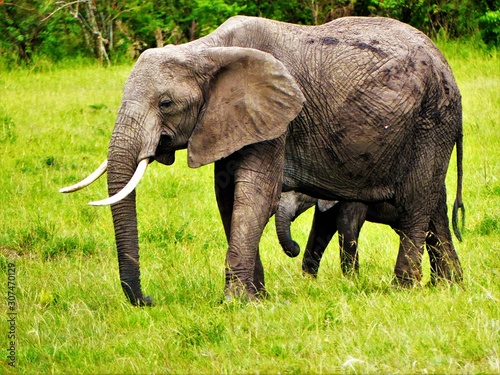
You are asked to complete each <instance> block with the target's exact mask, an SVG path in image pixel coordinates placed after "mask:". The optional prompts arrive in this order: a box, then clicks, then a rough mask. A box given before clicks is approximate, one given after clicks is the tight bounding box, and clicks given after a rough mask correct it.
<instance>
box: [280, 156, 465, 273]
mask: <svg viewBox="0 0 500 375" xmlns="http://www.w3.org/2000/svg"><path fill="white" fill-rule="evenodd" d="M460 147H461V146H460ZM313 206H314V207H315V209H314V217H313V222H312V226H311V230H310V232H309V238H308V240H307V245H306V249H305V251H304V257H303V260H302V270H303V271H304V272H305V273H306V274H309V275H312V276H314V277H316V276H317V275H318V270H319V266H320V262H321V258H322V257H323V253H324V252H325V249H326V247H327V246H328V244H329V243H330V240H331V239H332V237H333V235H334V234H335V233H336V232H337V231H338V234H339V235H338V240H339V250H340V266H341V269H342V273H343V274H344V275H352V274H355V273H357V272H358V270H359V256H358V237H359V233H360V231H361V227H362V226H363V224H364V222H365V220H368V221H371V222H374V223H380V224H386V225H389V226H391V228H393V229H394V230H396V231H397V226H398V217H399V215H398V212H397V210H396V208H395V207H394V206H393V205H391V204H389V203H387V202H377V203H371V204H364V203H361V202H337V201H333V202H331V201H321V200H318V199H315V198H312V197H309V196H307V195H305V194H301V193H297V192H295V191H290V192H286V193H283V194H282V195H281V199H280V203H279V206H278V209H277V211H276V216H275V218H276V233H277V235H278V240H279V242H280V245H281V247H282V248H283V251H284V252H285V253H286V254H287V255H288V256H290V257H296V256H297V255H299V253H300V246H299V244H297V242H295V241H294V240H293V238H292V235H291V223H292V222H293V221H294V220H295V219H296V218H297V217H298V216H299V215H301V214H302V213H303V212H305V211H306V210H307V209H309V208H310V207H313ZM433 225H434V224H433V223H432V222H431V223H430V225H429V227H430V231H429V232H428V234H427V237H426V240H425V242H426V248H427V252H428V253H429V258H430V266H431V283H435V282H436V281H437V279H438V275H440V274H441V272H440V271H439V268H440V267H441V265H442V263H443V260H442V259H440V254H443V253H446V252H445V251H442V250H440V249H439V247H442V246H449V244H446V243H440V242H439V241H438V240H437V238H436V237H435V236H434V234H433ZM453 229H454V231H455V235H456V236H457V238H458V239H459V240H461V234H460V230H459V228H458V212H457V210H453Z"/></svg>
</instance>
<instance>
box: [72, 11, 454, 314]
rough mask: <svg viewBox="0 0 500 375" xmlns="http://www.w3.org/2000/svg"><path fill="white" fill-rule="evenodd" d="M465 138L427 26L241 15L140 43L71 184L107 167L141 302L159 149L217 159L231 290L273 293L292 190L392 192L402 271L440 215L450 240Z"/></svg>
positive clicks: (413, 261) (447, 269) (402, 275)
mask: <svg viewBox="0 0 500 375" xmlns="http://www.w3.org/2000/svg"><path fill="white" fill-rule="evenodd" d="M461 139H462V108H461V98H460V93H459V90H458V88H457V85H456V83H455V79H454V77H453V74H452V72H451V70H450V67H449V66H448V64H447V62H446V61H445V59H444V57H443V55H442V54H441V53H440V51H439V50H438V49H437V48H436V46H435V45H434V44H433V43H432V41H431V40H430V39H429V38H427V37H426V36H425V35H424V34H422V33H421V32H419V31H418V30H416V29H414V28H412V27H410V26H408V25H406V24H403V23H401V22H398V21H395V20H392V19H388V18H363V17H347V18H340V19H337V20H334V21H332V22H330V23H327V24H324V25H321V26H302V25H294V24H288V23H282V22H277V21H271V20H267V19H263V18H254V17H242V16H238V17H233V18H230V19H229V20H227V21H226V22H225V23H223V24H222V25H221V26H220V27H219V28H218V29H217V30H215V31H214V32H213V33H211V34H209V35H207V36H205V37H203V38H200V39H198V40H195V41H193V42H189V43H186V44H181V45H175V46H174V45H171V46H167V47H164V48H153V49H149V50H147V51H145V52H144V53H143V54H142V55H141V56H140V58H139V59H138V61H137V63H136V64H135V66H134V68H133V69H132V72H131V74H130V76H129V78H128V80H127V82H126V84H125V88H124V92H123V100H122V103H121V106H120V108H119V110H118V116H117V119H116V123H115V128H114V130H113V133H112V135H111V141H110V144H109V151H108V157H107V160H106V162H105V164H103V165H102V166H101V167H100V168H99V169H98V170H97V171H96V172H95V173H94V174H92V175H91V176H89V178H88V179H85V180H84V181H83V182H82V183H78V184H76V185H75V186H71V187H69V188H65V189H63V192H70V191H74V190H77V189H79V188H82V187H84V186H85V185H87V184H89V183H91V182H92V181H93V180H94V179H95V178H97V177H98V176H99V175H100V174H102V172H104V171H106V172H107V181H108V193H109V196H110V198H108V199H105V200H103V201H100V202H94V203H93V204H96V205H104V204H110V205H111V211H112V215H113V223H114V230H115V238H116V247H117V251H118V263H119V270H120V280H121V285H122V287H123V290H124V292H125V294H126V296H127V297H128V299H129V300H130V302H131V303H133V304H136V305H143V304H150V303H151V298H150V297H145V295H144V294H143V291H142V288H141V283H140V268H139V241H138V233H137V216H136V195H135V187H136V185H137V183H138V181H139V180H140V177H141V176H142V174H143V173H144V171H145V169H146V167H147V165H148V164H149V163H151V162H154V161H157V162H160V163H162V164H166V165H170V164H172V163H173V162H174V158H175V152H176V151H177V150H180V149H186V148H187V150H188V164H189V166H190V167H193V168H195V167H199V166H201V165H205V164H209V163H214V178H215V192H216V199H217V203H218V207H219V212H220V215H221V219H222V223H223V226H224V229H225V234H226V238H227V242H228V249H227V254H226V268H225V269H226V271H225V273H226V281H225V289H224V292H225V295H226V296H227V297H228V298H234V297H238V298H240V297H241V298H248V299H253V298H257V297H258V296H259V295H265V292H266V290H265V280H264V270H263V267H262V263H261V260H260V254H259V241H260V238H261V235H262V232H263V230H264V227H265V225H266V224H267V222H268V220H269V218H270V217H271V216H272V214H273V213H274V212H275V210H276V208H277V205H278V201H279V196H280V192H281V191H282V190H283V191H289V190H295V191H298V192H302V193H304V194H307V195H309V196H311V197H315V198H319V199H325V200H342V201H359V202H364V203H371V202H381V201H389V202H391V204H393V205H394V207H396V209H397V210H398V212H400V216H399V222H398V227H399V231H400V233H401V243H400V247H399V253H398V257H397V264H396V268H395V274H396V278H397V280H398V281H399V282H400V283H401V284H413V283H415V282H418V281H420V279H421V274H422V272H421V255H422V251H423V250H422V248H423V245H424V242H425V237H426V233H427V231H428V230H429V223H430V222H431V218H433V219H435V220H433V222H434V223H435V226H436V228H435V234H436V236H437V238H438V239H439V241H440V242H442V243H450V244H451V235H450V232H449V229H448V219H447V216H446V205H442V204H440V202H441V201H442V194H443V190H442V187H443V186H444V180H445V176H446V170H447V168H448V163H449V160H450V157H451V153H452V149H453V147H454V145H455V143H457V142H459V141H460V142H461ZM221 175H224V176H225V178H224V179H221V178H218V177H220V176H221ZM222 180H223V183H221V182H220V181H222ZM440 251H442V252H443V253H442V254H439V256H440V257H441V258H443V259H452V261H451V262H445V263H443V270H442V272H443V275H445V277H447V278H450V279H452V280H453V281H456V280H459V279H460V278H461V275H462V269H461V266H460V263H459V261H458V257H457V256H456V253H455V250H454V248H453V247H452V246H449V247H446V248H442V249H441V250H440Z"/></svg>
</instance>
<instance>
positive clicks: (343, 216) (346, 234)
mask: <svg viewBox="0 0 500 375" xmlns="http://www.w3.org/2000/svg"><path fill="white" fill-rule="evenodd" d="M367 211H368V206H367V205H365V204H363V203H359V202H341V203H339V214H338V218H337V227H338V232H339V248H340V267H341V269H342V273H343V274H344V275H345V276H352V275H355V274H357V273H358V272H359V256H358V238H359V232H360V230H361V227H362V226H363V223H364V222H365V219H366V213H367Z"/></svg>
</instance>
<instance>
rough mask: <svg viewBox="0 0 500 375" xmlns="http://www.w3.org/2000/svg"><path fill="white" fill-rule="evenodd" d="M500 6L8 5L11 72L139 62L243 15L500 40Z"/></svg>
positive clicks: (412, 1)
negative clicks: (69, 62) (356, 18)
mask: <svg viewBox="0 0 500 375" xmlns="http://www.w3.org/2000/svg"><path fill="white" fill-rule="evenodd" d="M499 11H500V0H452V1H449V0H328V1H325V0H274V1H263V0H253V1H246V0H234V1H232V0H182V1H181V0H163V1H160V0H120V1H116V0H76V1H74V0H73V1H70V0H66V1H59V0H37V1H32V0H16V1H15V2H14V1H12V2H8V1H3V0H2V1H0V30H2V33H0V59H1V60H2V61H4V65H7V66H9V65H11V64H18V63H20V62H21V63H23V62H28V63H33V62H36V61H38V60H40V59H45V60H49V61H59V60H62V59H65V58H73V59H74V58H75V57H82V56H84V57H85V56H86V57H88V56H95V57H96V58H97V59H98V60H99V61H101V62H102V61H104V60H106V61H108V60H109V59H111V60H112V61H113V60H114V61H117V60H123V59H129V58H135V57H137V56H138V54H139V53H140V52H141V51H143V50H144V49H145V48H149V47H157V46H163V45H164V44H166V43H180V42H186V41H189V40H193V39H195V38H198V37H200V36H203V35H205V34H207V33H209V32H211V31H213V30H214V29H215V28H216V27H217V26H218V25H220V24H221V23H222V22H224V21H225V20H226V19H227V18H228V17H230V16H233V15H236V14H244V15H252V16H261V17H267V18H272V19H276V20H281V21H286V22H292V23H300V24H321V23H324V22H327V21H329V20H332V19H334V18H338V17H341V16H350V15H360V16H388V17H393V18H396V19H399V20H401V21H403V22H406V23H409V24H411V25H413V26H415V27H417V28H419V29H420V30H422V31H424V32H425V33H427V34H428V35H430V36H433V37H434V36H437V35H443V36H445V37H447V38H448V37H452V38H455V37H464V36H471V35H476V34H477V33H478V31H480V35H481V36H482V37H483V39H484V41H485V42H486V43H488V44H491V45H495V44H498V42H499V38H500V26H499V22H500V15H499Z"/></svg>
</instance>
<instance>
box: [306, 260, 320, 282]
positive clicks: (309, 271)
mask: <svg viewBox="0 0 500 375" xmlns="http://www.w3.org/2000/svg"><path fill="white" fill-rule="evenodd" d="M318 270H319V264H317V263H316V262H313V263H311V262H303V263H302V274H303V275H306V276H311V277H314V278H317V277H318Z"/></svg>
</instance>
